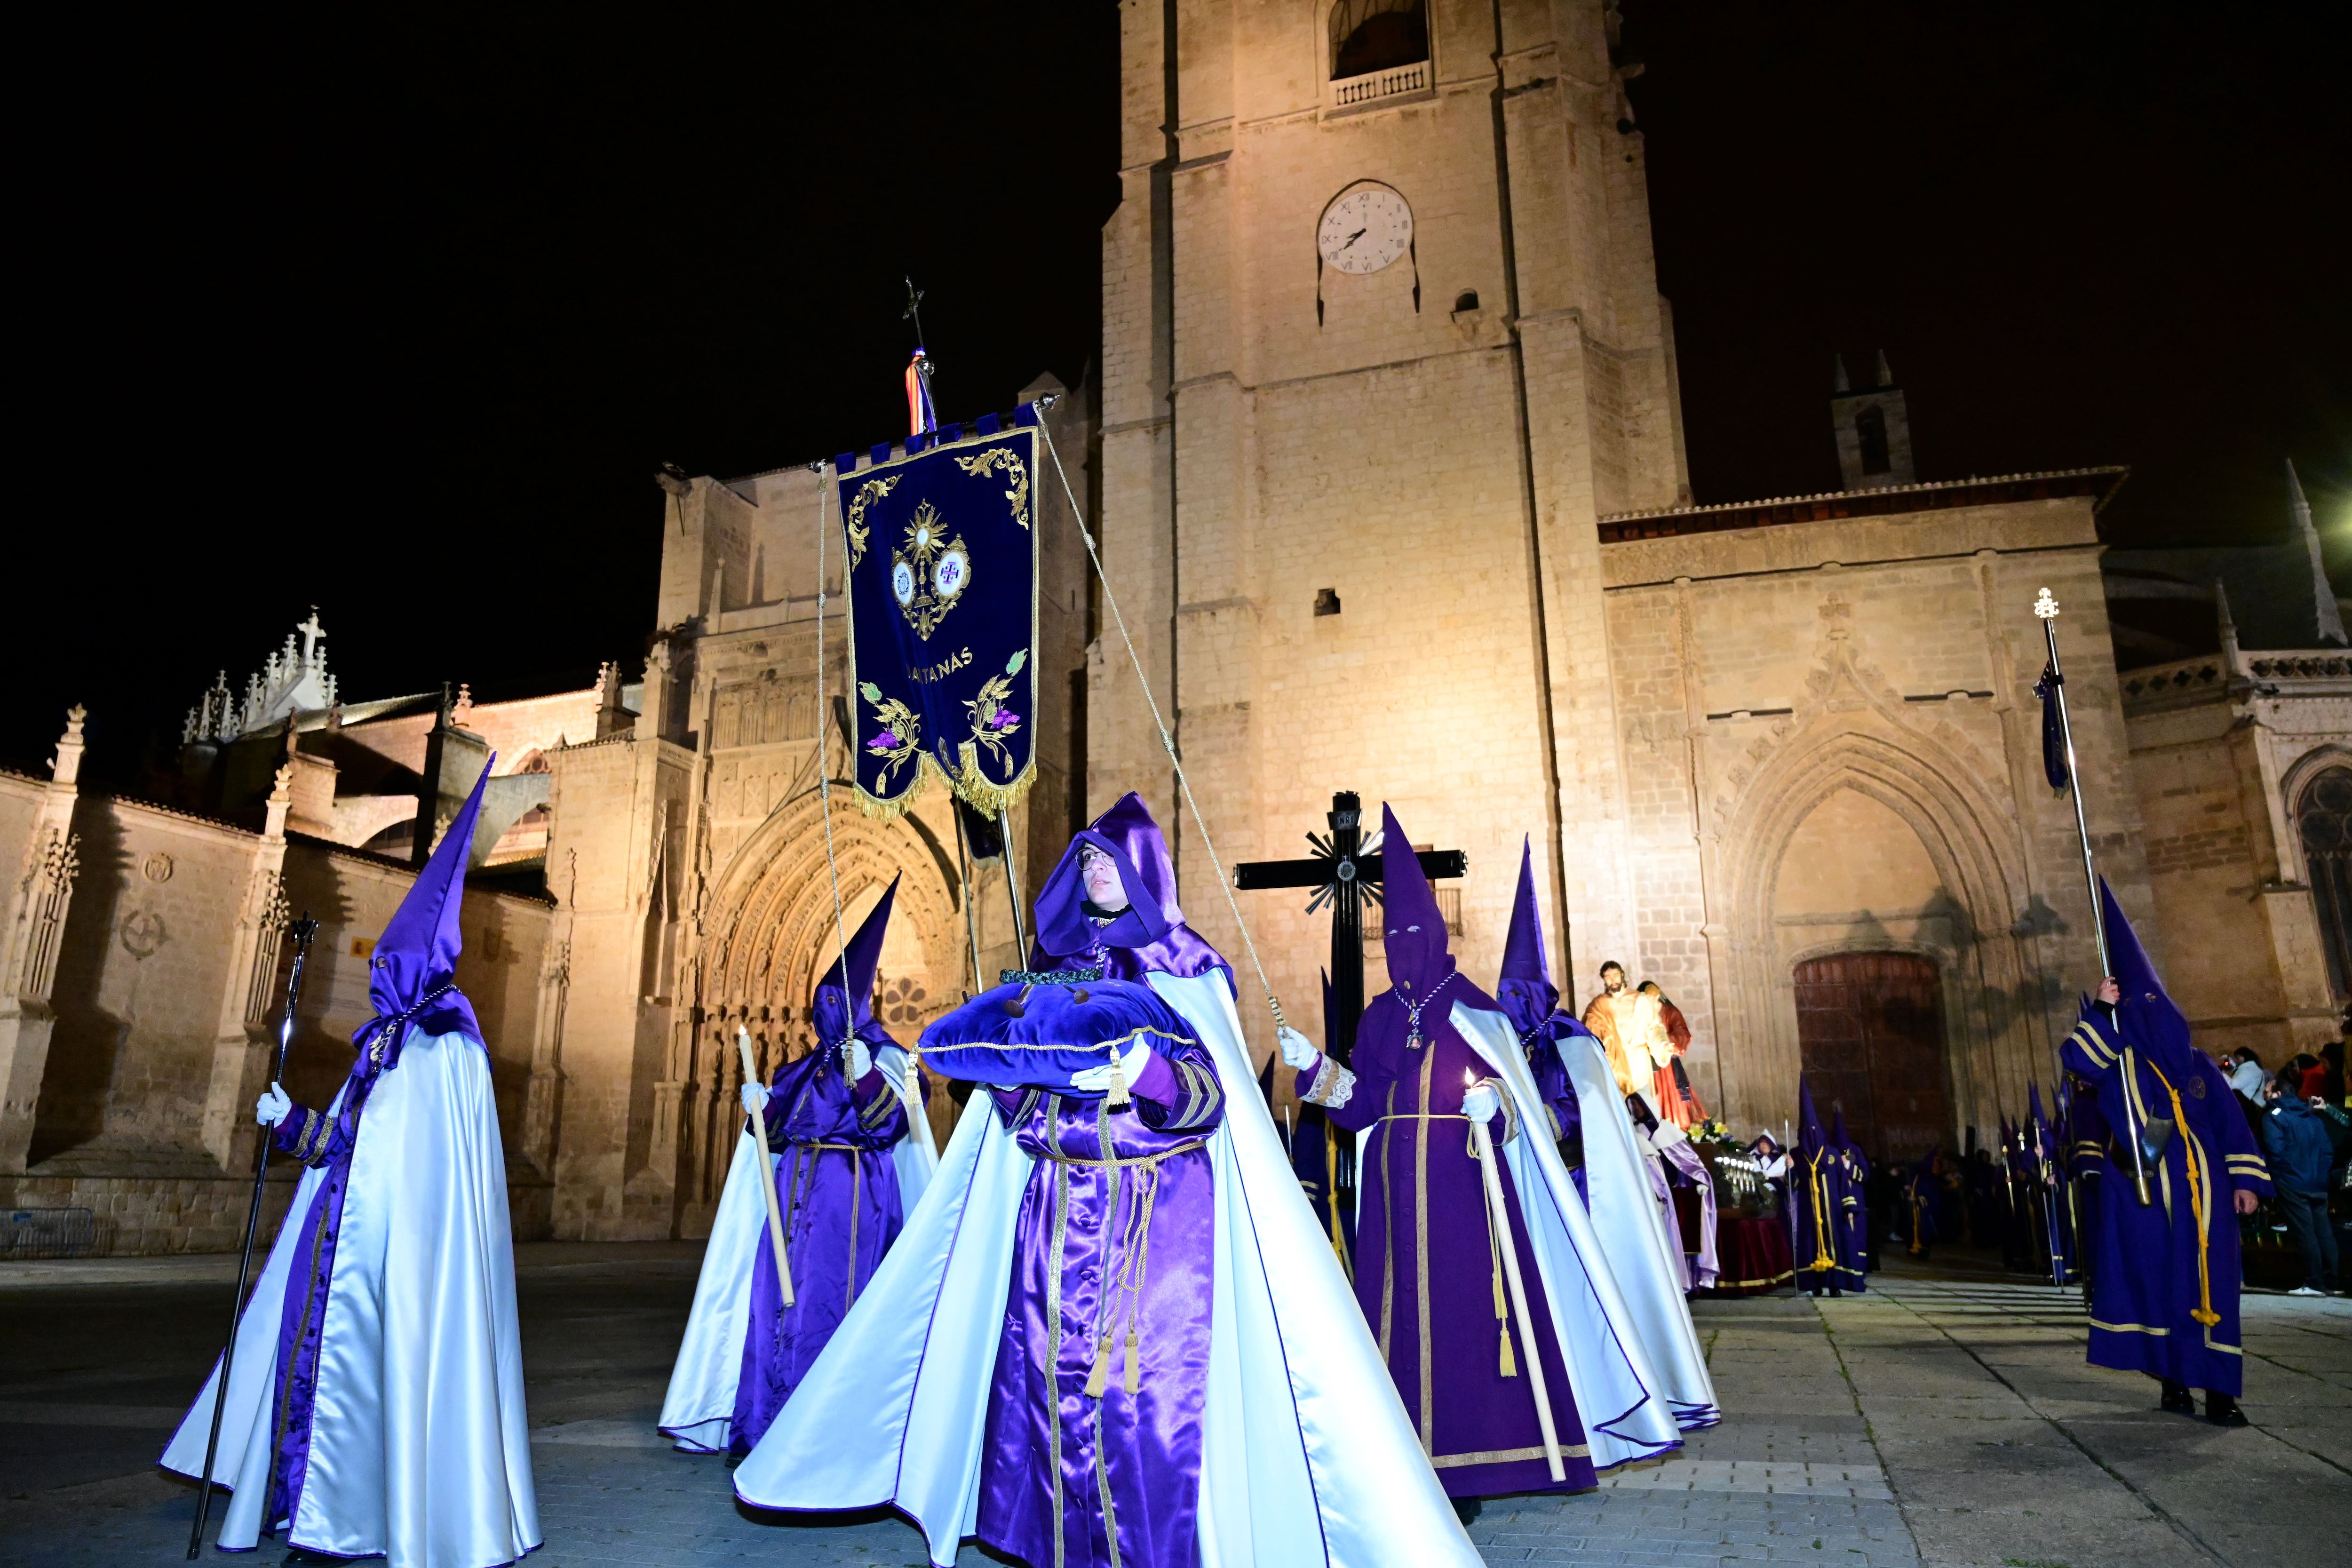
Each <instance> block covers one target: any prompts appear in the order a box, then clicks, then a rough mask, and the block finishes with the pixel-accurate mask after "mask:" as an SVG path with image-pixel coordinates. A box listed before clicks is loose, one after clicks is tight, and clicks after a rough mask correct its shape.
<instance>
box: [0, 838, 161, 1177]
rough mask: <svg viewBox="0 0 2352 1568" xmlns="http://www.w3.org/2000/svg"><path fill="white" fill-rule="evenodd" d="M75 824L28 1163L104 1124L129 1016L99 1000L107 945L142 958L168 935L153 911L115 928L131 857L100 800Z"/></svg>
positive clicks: (74, 1144)
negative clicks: (76, 877) (75, 851)
mask: <svg viewBox="0 0 2352 1568" xmlns="http://www.w3.org/2000/svg"><path fill="white" fill-rule="evenodd" d="M74 831H75V832H77V833H79V835H80V836H81V865H82V872H81V880H80V884H79V887H78V888H77V889H75V895H74V900H73V903H72V905H71V907H70V908H69V910H68V912H67V916H66V929H65V933H64V936H63V938H62V939H61V940H60V942H58V968H57V984H56V986H55V988H54V990H53V992H52V995H53V996H54V997H55V1006H56V1009H57V1023H56V1025H55V1026H54V1027H53V1028H52V1030H51V1032H50V1035H49V1058H48V1062H47V1066H46V1067H45V1068H44V1069H43V1071H42V1074H41V1094H40V1099H39V1101H38V1103H37V1106H36V1108H35V1110H34V1112H33V1140H32V1147H31V1149H30V1150H29V1151H28V1152H27V1154H26V1163H27V1164H31V1165H38V1164H39V1163H41V1162H42V1161H44V1160H51V1159H55V1158H56V1157H57V1156H58V1155H59V1154H62V1153H65V1152H68V1150H72V1149H77V1148H79V1147H80V1146H81V1145H82V1144H84V1143H87V1142H90V1140H92V1139H94V1138H96V1137H97V1136H98V1135H99V1134H100V1132H101V1131H104V1130H105V1127H106V1103H107V1097H108V1095H109V1093H110V1091H111V1089H112V1088H113V1084H114V1072H115V1065H116V1063H117V1062H118V1061H119V1060H120V1058H121V1055H122V1051H123V1047H124V1046H125V1045H126V1044H127V1043H128V1042H129V1040H130V1038H131V1020H130V1019H128V1018H120V1017H117V1016H114V1015H113V1014H111V1013H110V1012H107V1011H106V1010H105V1009H104V1008H102V1007H100V1005H98V1001H97V997H98V994H99V984H98V982H99V977H100V975H102V974H103V973H105V971H106V966H107V964H108V963H109V962H110V960H111V959H112V958H113V956H114V955H113V954H112V953H110V952H109V951H108V949H109V948H110V946H111V945H112V944H113V943H114V942H116V941H117V940H118V939H119V940H120V941H121V943H122V946H123V949H124V956H125V957H127V958H129V959H131V960H132V961H133V962H138V961H143V960H144V959H147V958H151V957H152V956H153V955H154V954H155V953H156V952H158V951H160V950H161V949H162V947H163V944H164V943H166V942H170V941H172V940H173V931H171V930H170V928H169V926H168V925H166V923H165V921H164V919H163V916H161V915H159V914H156V913H154V912H152V911H148V912H145V913H144V914H142V915H139V916H136V917H134V919H133V921H132V922H131V925H130V926H129V928H128V929H125V930H123V931H120V932H118V931H116V929H115V926H116V921H117V919H118V917H119V915H120V913H121V905H122V894H123V888H124V884H125V879H126V874H127V873H128V871H129V869H130V861H129V858H128V856H127V854H126V852H125V850H124V848H123V842H122V829H121V824H120V823H119V822H118V821H117V820H116V819H115V816H114V813H113V812H111V811H110V810H108V809H107V808H106V806H105V805H104V804H103V803H97V804H95V805H93V804H92V803H89V802H84V803H81V804H80V808H79V809H78V810H76V811H75V813H74Z"/></svg>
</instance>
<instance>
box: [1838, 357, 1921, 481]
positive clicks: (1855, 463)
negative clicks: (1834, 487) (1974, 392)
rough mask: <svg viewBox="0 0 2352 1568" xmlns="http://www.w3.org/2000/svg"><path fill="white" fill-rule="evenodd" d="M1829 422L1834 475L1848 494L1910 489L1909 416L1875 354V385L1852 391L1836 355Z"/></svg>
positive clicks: (1915, 476)
mask: <svg viewBox="0 0 2352 1568" xmlns="http://www.w3.org/2000/svg"><path fill="white" fill-rule="evenodd" d="M1830 422H1831V424H1832V426H1835V428H1836V430H1837V454H1838V474H1839V477H1840V478H1842V479H1843V480H1844V481H1845V488H1846V489H1850V490H1876V489H1886V488H1887V487H1888V486H1890V485H1916V484H1917V483H1918V482H1919V472H1918V469H1917V468H1915V467H1913V465H1912V462H1911V411H1910V410H1909V409H1908V408H1907V407H1906V406H1905V405H1904V402H1903V389H1902V388H1901V387H1899V386H1897V385H1895V373H1894V372H1893V371H1892V370H1890V369H1888V368H1887V365H1886V351H1885V349H1881V350H1879V351H1878V384H1877V385H1876V386H1865V387H1862V388H1860V389H1856V388H1855V387H1854V386H1853V384H1852V383H1850V382H1848V381H1847V380H1846V374H1845V356H1844V355H1843V354H1840V355H1838V356H1837V369H1836V371H1835V372H1834V373H1833V374H1832V379H1831V390H1830Z"/></svg>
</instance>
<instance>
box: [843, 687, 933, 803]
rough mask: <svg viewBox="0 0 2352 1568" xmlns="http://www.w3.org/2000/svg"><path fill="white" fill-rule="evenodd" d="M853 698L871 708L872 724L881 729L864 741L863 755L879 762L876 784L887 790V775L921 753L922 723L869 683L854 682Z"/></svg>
mask: <svg viewBox="0 0 2352 1568" xmlns="http://www.w3.org/2000/svg"><path fill="white" fill-rule="evenodd" d="M857 695H859V696H860V697H863V698H864V699H866V701H868V702H870V703H872V704H873V705H874V721H875V722H876V723H877V724H878V725H880V726H881V728H880V729H879V730H877V731H876V732H875V735H874V738H873V739H872V740H870V741H868V742H866V755H867V756H869V757H879V758H881V759H882V776H881V778H880V779H878V780H877V781H876V782H877V783H878V784H880V785H881V786H882V787H883V788H884V789H888V788H889V787H890V775H891V774H893V773H897V772H898V769H899V767H900V766H901V765H902V764H903V763H907V762H908V761H909V760H910V759H912V758H913V757H915V756H917V755H918V754H919V753H920V752H921V751H922V749H923V721H921V720H920V719H919V718H917V717H916V716H915V710H913V709H911V708H909V707H908V706H907V705H906V704H905V703H904V702H901V701H899V700H898V699H897V698H895V697H885V696H883V695H882V689H881V688H880V687H878V686H877V685H875V684H874V683H873V682H872V681H870V680H861V681H859V682H858V683H857Z"/></svg>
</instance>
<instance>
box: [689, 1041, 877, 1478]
mask: <svg viewBox="0 0 2352 1568" xmlns="http://www.w3.org/2000/svg"><path fill="white" fill-rule="evenodd" d="M769 1096H770V1098H769V1100H768V1110H767V1122H768V1145H769V1147H770V1148H771V1149H772V1150H773V1151H774V1152H776V1155H777V1161H776V1166H777V1169H776V1197H777V1201H778V1202H779V1203H780V1204H782V1205H783V1210H784V1251H785V1254H786V1256H787V1257H789V1258H791V1259H792V1265H793V1305H792V1306H790V1307H789V1308H788V1307H786V1306H785V1305H784V1304H783V1292H782V1289H779V1288H778V1286H777V1282H776V1253H775V1247H774V1245H773V1244H772V1242H771V1241H770V1240H769V1239H768V1233H767V1231H766V1228H765V1227H764V1226H762V1228H761V1237H760V1250H759V1255H758V1257H757V1258H756V1259H755V1260H754V1261H753V1263H752V1265H751V1311H750V1316H749V1320H748V1321H747V1322H746V1324H745V1329H744V1334H743V1367H742V1372H741V1374H740V1376H739V1377H738V1378H737V1380H736V1384H735V1421H734V1425H733V1426H732V1428H731V1429H730V1436H729V1439H728V1447H729V1448H730V1450H731V1451H732V1452H734V1453H737V1454H748V1453H750V1452H751V1447H752V1445H753V1444H755V1443H757V1442H758V1441H759V1440H760V1436H761V1434H762V1433H764V1432H766V1431H767V1429H768V1426H769V1423H771V1422H772V1421H773V1420H775V1418H776V1412H777V1411H779V1410H781V1409H782V1408H783V1407H784V1401H785V1400H787V1399H789V1398H791V1397H792V1394H793V1389H795V1388H798V1387H799V1386H800V1383H801V1379H802V1378H803V1377H804V1376H806V1375H807V1374H808V1369H809V1367H810V1366H811V1365H812V1364H813V1363H814V1362H815V1361H816V1358H817V1353H818V1352H820V1351H822V1350H824V1347H825V1345H826V1343H827V1342H829V1341H831V1340H832V1338H833V1332H834V1331H835V1329H837V1328H839V1327H840V1326H841V1320H842V1319H843V1318H845V1317H846V1316H848V1314H849V1309H850V1306H851V1304H852V1303H853V1302H855V1301H856V1300H857V1295H858V1292H859V1291H861V1290H863V1289H865V1288H866V1281H867V1280H869V1279H873V1278H874V1270H875V1269H876V1268H879V1267H880V1266H881V1262H882V1255H883V1254H884V1253H886V1252H887V1251H888V1250H889V1249H890V1244H891V1243H892V1242H893V1241H896V1240H897V1239H898V1227H899V1226H900V1225H901V1224H902V1223H903V1222H904V1220H905V1218H906V1215H905V1214H904V1213H903V1212H902V1210H901V1208H900V1205H899V1200H898V1168H897V1166H895V1165H894V1164H892V1163H891V1160H890V1146H891V1145H892V1144H894V1143H896V1142H898V1140H899V1139H901V1138H904V1137H905V1136H906V1135H907V1109H906V1106H905V1105H904V1104H903V1103H902V1102H901V1101H900V1100H899V1099H898V1094H897V1093H896V1092H895V1091H893V1090H892V1089H891V1088H890V1087H889V1085H888V1083H887V1081H886V1080H885V1079H884V1078H883V1076H882V1074H881V1072H880V1070H879V1069H878V1068H877V1069H875V1070H872V1071H869V1072H867V1073H866V1076H865V1077H864V1078H862V1079H858V1081H857V1082H856V1084H855V1085H852V1084H849V1083H847V1082H845V1080H844V1079H843V1077H842V1072H841V1067H840V1064H839V1057H838V1054H837V1053H836V1052H835V1051H830V1050H826V1051H815V1052H812V1053H811V1054H809V1055H807V1056H804V1057H803V1058H800V1059H799V1060H798V1061H794V1062H788V1063H786V1064H785V1065H784V1066H783V1067H782V1068H781V1069H779V1070H778V1072H777V1073H776V1077H775V1081H774V1083H773V1084H772V1086H771V1088H770V1090H769Z"/></svg>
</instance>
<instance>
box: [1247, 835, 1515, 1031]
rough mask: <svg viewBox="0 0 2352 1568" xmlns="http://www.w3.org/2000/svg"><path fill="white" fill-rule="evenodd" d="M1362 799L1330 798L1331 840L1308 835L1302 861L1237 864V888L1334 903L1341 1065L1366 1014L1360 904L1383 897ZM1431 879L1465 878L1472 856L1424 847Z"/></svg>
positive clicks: (1311, 905) (1310, 908) (1332, 1025)
mask: <svg viewBox="0 0 2352 1568" xmlns="http://www.w3.org/2000/svg"><path fill="white" fill-rule="evenodd" d="M1363 818H1364V803H1363V800H1362V798H1361V797H1360V796H1359V795H1357V794H1356V792H1355V791H1353V790H1341V791H1339V793H1337V794H1336V795H1332V797H1331V810H1330V814H1329V815H1328V816H1327V817H1326V818H1325V820H1326V821H1327V822H1328V823H1329V824H1330V825H1331V836H1330V837H1328V838H1326V837H1323V836H1322V835H1321V834H1318V833H1310V834H1308V835H1307V843H1308V844H1310V845H1312V846H1313V847H1314V848H1315V853H1314V854H1313V855H1312V856H1309V857H1307V858H1305V859H1301V860H1244V861H1242V862H1241V863H1239V864H1238V865H1236V866H1234V887H1236V888H1239V889H1243V890H1244V891H1245V892H1246V891H1248V890H1250V889H1268V888H1313V889H1316V892H1315V896H1314V897H1313V898H1312V899H1310V900H1307V913H1308V914H1313V913H1314V912H1315V911H1316V910H1319V909H1321V908H1322V907H1323V906H1324V905H1325V904H1328V905H1330V906H1331V1005H1332V1011H1333V1012H1334V1013H1335V1014H1336V1015H1337V1016H1336V1017H1334V1018H1331V1019H1328V1020H1326V1023H1327V1024H1328V1028H1329V1034H1330V1038H1331V1055H1332V1056H1333V1057H1334V1058H1337V1059H1338V1060H1339V1062H1340V1063H1341V1064H1342V1065H1345V1063H1346V1062H1347V1060H1348V1058H1349V1057H1351V1056H1353V1055H1354V1054H1355V1049H1356V1021H1357V1020H1358V1019H1359V1018H1360V1017H1362V1016H1363V1015H1364V902H1365V900H1368V899H1369V900H1371V901H1372V902H1373V903H1378V902H1380V901H1381V895H1380V893H1379V891H1378V889H1379V887H1380V883H1381V858H1380V848H1381V844H1380V835H1379V834H1377V833H1375V834H1374V835H1372V837H1371V839H1370V842H1367V841H1366V840H1365V838H1364V836H1363ZM1414 858H1415V859H1417V860H1419V861H1420V862H1421V869H1422V874H1423V875H1424V876H1427V877H1430V878H1433V879H1434V878H1453V877H1461V876H1465V875H1467V874H1468V873H1469V870H1470V857H1469V856H1468V855H1466V854H1465V853H1464V852H1463V851H1461V850H1459V849H1423V850H1422V851H1421V852H1420V853H1418V854H1417V855H1415V856H1414Z"/></svg>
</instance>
